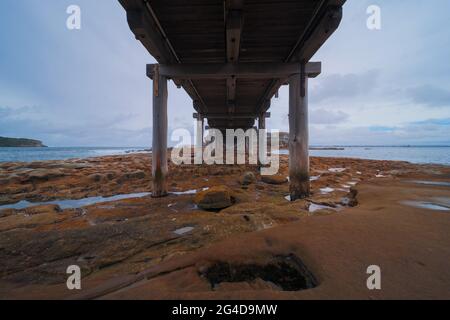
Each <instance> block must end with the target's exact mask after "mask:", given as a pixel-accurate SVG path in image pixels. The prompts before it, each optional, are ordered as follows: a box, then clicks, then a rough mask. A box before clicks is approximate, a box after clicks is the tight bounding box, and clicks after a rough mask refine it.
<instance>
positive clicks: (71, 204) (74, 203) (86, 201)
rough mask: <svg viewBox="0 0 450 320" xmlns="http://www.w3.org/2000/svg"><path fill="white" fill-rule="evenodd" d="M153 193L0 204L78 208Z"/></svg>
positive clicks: (16, 207)
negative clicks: (53, 205) (54, 205)
mask: <svg viewBox="0 0 450 320" xmlns="http://www.w3.org/2000/svg"><path fill="white" fill-rule="evenodd" d="M149 195H151V193H150V192H142V193H130V194H119V195H115V196H112V197H90V198H83V199H78V200H54V201H47V202H30V201H27V200H22V201H20V202H17V203H13V204H6V205H3V206H0V210H3V209H17V210H21V209H26V208H29V207H34V206H41V205H51V204H56V205H58V206H59V207H60V208H61V209H63V210H64V209H77V208H81V207H86V206H90V205H93V204H97V203H106V202H112V201H118V200H126V199H135V198H144V197H147V196H149Z"/></svg>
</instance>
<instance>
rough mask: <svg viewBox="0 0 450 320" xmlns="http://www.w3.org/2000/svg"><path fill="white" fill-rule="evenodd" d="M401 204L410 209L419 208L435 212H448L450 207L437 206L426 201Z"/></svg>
mask: <svg viewBox="0 0 450 320" xmlns="http://www.w3.org/2000/svg"><path fill="white" fill-rule="evenodd" d="M402 203H403V204H405V205H407V206H411V207H416V208H421V209H429V210H436V211H450V206H447V205H444V204H438V203H433V202H428V201H403V202H402Z"/></svg>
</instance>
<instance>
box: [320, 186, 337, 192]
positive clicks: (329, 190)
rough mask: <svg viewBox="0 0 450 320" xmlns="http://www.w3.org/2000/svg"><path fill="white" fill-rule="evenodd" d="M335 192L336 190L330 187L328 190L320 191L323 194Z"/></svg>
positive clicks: (322, 189)
mask: <svg viewBox="0 0 450 320" xmlns="http://www.w3.org/2000/svg"><path fill="white" fill-rule="evenodd" d="M333 191H334V189H333V188H330V187H326V188H321V189H320V192H321V193H330V192H333Z"/></svg>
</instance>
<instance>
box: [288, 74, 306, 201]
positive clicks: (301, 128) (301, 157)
mask: <svg viewBox="0 0 450 320" xmlns="http://www.w3.org/2000/svg"><path fill="white" fill-rule="evenodd" d="M303 69H304V68H303ZM289 177H290V187H289V190H290V194H291V201H295V200H297V199H302V198H305V197H308V196H309V194H310V181H309V133H308V76H307V75H305V73H304V72H303V73H302V74H296V75H293V76H291V77H290V79H289Z"/></svg>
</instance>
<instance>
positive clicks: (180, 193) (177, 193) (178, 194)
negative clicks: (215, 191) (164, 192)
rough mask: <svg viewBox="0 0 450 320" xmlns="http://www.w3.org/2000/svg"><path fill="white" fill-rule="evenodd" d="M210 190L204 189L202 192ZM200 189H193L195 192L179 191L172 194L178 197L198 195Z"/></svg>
mask: <svg viewBox="0 0 450 320" xmlns="http://www.w3.org/2000/svg"><path fill="white" fill-rule="evenodd" d="M206 190H209V188H203V189H202V191H206ZM197 192H198V189H193V190H187V191H178V192H171V194H174V195H177V196H182V195H186V194H197Z"/></svg>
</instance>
